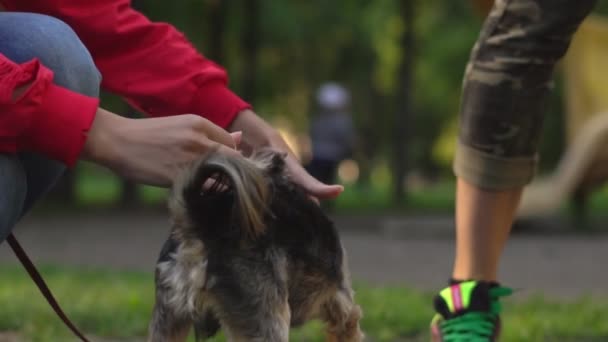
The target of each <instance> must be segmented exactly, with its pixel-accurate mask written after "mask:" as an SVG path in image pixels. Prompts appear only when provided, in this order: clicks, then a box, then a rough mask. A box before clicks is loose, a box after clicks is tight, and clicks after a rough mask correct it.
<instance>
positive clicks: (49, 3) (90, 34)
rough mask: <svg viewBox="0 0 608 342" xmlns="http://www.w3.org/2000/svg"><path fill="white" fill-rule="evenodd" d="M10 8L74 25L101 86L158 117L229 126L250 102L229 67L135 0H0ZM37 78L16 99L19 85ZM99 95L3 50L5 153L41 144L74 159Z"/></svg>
mask: <svg viewBox="0 0 608 342" xmlns="http://www.w3.org/2000/svg"><path fill="white" fill-rule="evenodd" d="M0 3H2V5H4V7H5V8H6V9H7V10H9V11H20V12H35V13H42V14H47V15H50V16H53V17H56V18H59V19H61V20H63V21H64V22H66V23H67V24H69V25H70V26H71V27H72V29H74V31H76V33H77V34H78V36H79V37H80V39H81V40H82V42H83V43H84V45H85V46H86V47H87V48H88V49H89V51H90V52H91V55H92V56H93V59H94V61H95V64H96V65H97V67H98V68H99V70H100V72H101V74H102V76H103V81H102V84H101V86H102V87H103V88H104V89H107V90H108V91H111V92H113V93H116V94H119V95H121V96H123V97H124V98H125V99H126V100H127V101H128V102H129V103H130V104H131V105H133V106H135V107H136V108H138V109H139V110H141V111H143V112H145V113H147V114H148V115H151V116H161V115H175V114H184V113H194V114H200V115H202V116H204V117H205V118H207V119H209V120H211V121H212V122H214V123H216V124H218V125H220V126H222V127H226V126H228V124H230V122H231V120H232V119H233V118H234V116H235V115H236V113H238V112H239V111H241V110H243V109H246V108H249V104H247V103H245V102H244V101H243V100H241V99H240V98H239V97H237V96H236V95H235V94H233V93H232V92H231V91H230V90H229V89H228V87H227V76H226V72H225V71H224V70H223V69H222V68H221V67H219V66H218V65H216V64H214V63H213V62H211V61H209V60H207V59H205V58H204V57H203V56H202V55H201V54H200V53H198V52H197V51H196V50H195V48H194V47H193V46H192V45H191V44H190V42H189V41H188V40H187V39H186V38H185V37H184V36H183V35H182V34H181V33H180V32H178V31H177V30H176V29H175V28H174V27H173V26H170V25H167V24H164V23H153V22H151V21H150V20H148V19H147V18H146V17H145V16H143V15H142V14H141V13H139V12H137V11H135V10H133V9H132V8H131V5H130V0H0ZM32 80H33V85H32V86H31V87H30V88H29V90H28V91H26V92H25V93H24V94H23V95H21V96H20V98H18V99H17V100H16V101H13V100H12V94H13V91H14V89H15V88H17V87H19V86H20V85H23V84H26V83H28V82H30V81H32ZM98 101H99V100H98V99H95V98H90V97H87V96H84V95H81V94H78V93H75V92H73V91H70V90H67V89H65V88H62V87H59V86H57V85H55V84H53V73H52V71H51V70H49V69H48V68H46V67H45V66H44V65H41V64H40V62H39V61H38V60H32V61H30V62H27V63H24V64H21V65H18V64H15V63H13V62H12V61H10V60H8V59H7V58H6V57H5V56H3V55H2V54H0V153H14V152H17V151H26V150H28V151H36V152H40V153H43V154H45V155H46V156H48V157H50V158H53V159H57V160H60V161H62V162H64V163H66V164H67V165H70V166H71V165H73V164H74V163H75V162H76V160H77V159H78V156H79V154H80V151H81V150H82V148H83V146H84V142H85V139H86V133H87V132H88V130H89V128H90V127H91V124H92V121H93V118H94V115H95V112H96V110H97V107H98V105H99V103H98Z"/></svg>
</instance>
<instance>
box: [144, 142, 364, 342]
mask: <svg viewBox="0 0 608 342" xmlns="http://www.w3.org/2000/svg"><path fill="white" fill-rule="evenodd" d="M210 184H211V185H210ZM169 208H170V212H171V217H172V229H171V235H170V237H169V239H168V240H167V242H166V243H165V245H164V246H163V249H162V251H161V255H160V258H159V261H158V264H157V269H156V303H155V306H154V312H153V317H152V321H151V323H150V328H149V341H153V342H161V341H162V342H167V341H171V342H173V341H184V340H185V339H186V337H187V335H188V333H189V330H190V327H191V326H194V330H195V335H196V337H197V340H204V339H205V338H207V337H210V336H213V335H214V334H216V332H217V331H218V330H219V329H220V327H221V328H222V329H224V332H225V334H226V336H227V337H228V339H229V340H231V341H259V342H275V341H277V342H278V341H288V340H289V328H290V326H298V325H300V324H302V323H304V322H306V321H308V320H310V319H321V320H323V321H324V322H325V323H326V324H327V334H328V340H329V341H340V342H351V341H353V342H354V341H362V339H363V334H362V332H361V330H360V328H359V320H360V318H361V310H360V308H359V306H358V305H356V304H355V303H354V301H353V291H352V289H351V284H350V280H349V275H348V268H347V264H346V256H345V254H344V249H343V247H342V245H341V243H340V240H339V237H338V233H337V231H336V229H335V227H334V226H333V224H332V222H331V221H330V220H329V219H328V218H327V217H326V216H325V214H324V213H323V212H322V210H321V209H320V208H319V207H318V205H317V204H315V203H314V202H313V201H312V200H310V199H309V198H308V197H307V195H306V193H305V192H304V191H303V189H301V188H300V187H299V186H297V185H296V184H294V183H292V182H291V181H289V180H288V178H287V177H286V171H285V161H284V158H283V156H282V155H279V154H276V153H274V152H270V151H263V152H259V153H256V154H254V155H253V156H252V157H250V158H247V159H245V158H230V157H226V156H223V155H220V154H217V153H211V154H210V155H208V156H206V157H205V158H203V159H202V160H201V161H200V162H198V163H196V164H195V165H193V166H192V167H190V168H188V170H186V171H185V172H184V173H183V175H182V177H181V179H180V180H178V181H177V182H176V184H175V185H174V187H173V193H172V195H171V198H170V201H169Z"/></svg>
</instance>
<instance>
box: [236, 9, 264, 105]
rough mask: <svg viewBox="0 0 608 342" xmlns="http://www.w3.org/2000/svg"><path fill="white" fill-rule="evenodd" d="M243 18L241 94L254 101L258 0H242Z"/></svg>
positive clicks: (257, 42)
mask: <svg viewBox="0 0 608 342" xmlns="http://www.w3.org/2000/svg"><path fill="white" fill-rule="evenodd" d="M243 6H244V12H245V13H246V15H245V20H244V25H243V33H242V34H243V36H242V44H243V52H244V53H243V59H244V61H243V63H244V65H245V66H244V68H243V76H242V92H241V96H242V97H243V99H244V100H245V101H249V102H252V103H253V102H254V100H255V95H256V71H257V68H258V63H257V60H258V59H257V56H258V48H259V41H260V30H259V18H260V2H259V0H244V2H243Z"/></svg>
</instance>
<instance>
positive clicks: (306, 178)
mask: <svg viewBox="0 0 608 342" xmlns="http://www.w3.org/2000/svg"><path fill="white" fill-rule="evenodd" d="M229 129H230V130H231V131H242V132H243V138H242V142H241V144H240V146H241V148H242V149H243V150H244V152H246V153H250V152H251V151H252V150H253V149H256V148H260V147H270V148H272V149H275V150H277V151H281V152H286V153H287V157H286V165H287V169H288V170H289V173H290V177H291V179H292V180H293V181H294V182H296V183H297V184H299V185H301V186H302V187H303V188H304V189H305V190H306V191H307V192H308V194H309V195H311V196H313V197H314V198H319V199H331V198H335V197H337V196H338V195H340V194H341V193H342V191H344V188H343V187H342V186H341V185H328V184H324V183H322V182H320V181H318V180H317V179H316V178H314V177H313V176H311V175H310V174H309V173H308V172H306V170H304V168H303V167H302V165H301V164H300V162H299V161H298V160H297V158H296V157H295V155H294V153H293V151H291V149H290V148H289V146H288V145H287V143H286V142H285V140H283V138H282V137H281V135H280V134H279V133H278V132H277V131H276V130H274V129H273V128H272V127H270V126H269V125H268V124H267V123H266V122H265V121H264V120H262V119H261V118H260V117H258V116H257V115H256V114H255V113H254V112H253V111H251V110H244V111H242V112H240V113H239V114H238V115H237V117H236V118H235V119H234V121H233V122H232V124H231V125H230V128H229Z"/></svg>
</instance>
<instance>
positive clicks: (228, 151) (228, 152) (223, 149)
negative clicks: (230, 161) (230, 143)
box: [215, 144, 243, 158]
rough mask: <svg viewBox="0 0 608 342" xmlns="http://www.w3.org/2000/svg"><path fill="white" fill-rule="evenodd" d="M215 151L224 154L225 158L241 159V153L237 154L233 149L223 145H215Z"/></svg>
mask: <svg viewBox="0 0 608 342" xmlns="http://www.w3.org/2000/svg"><path fill="white" fill-rule="evenodd" d="M215 149H216V151H217V152H219V153H221V154H224V155H226V156H232V157H240V158H242V157H243V155H242V154H241V152H239V151H237V150H235V149H233V148H230V147H227V146H225V145H220V144H216V146H215Z"/></svg>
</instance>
